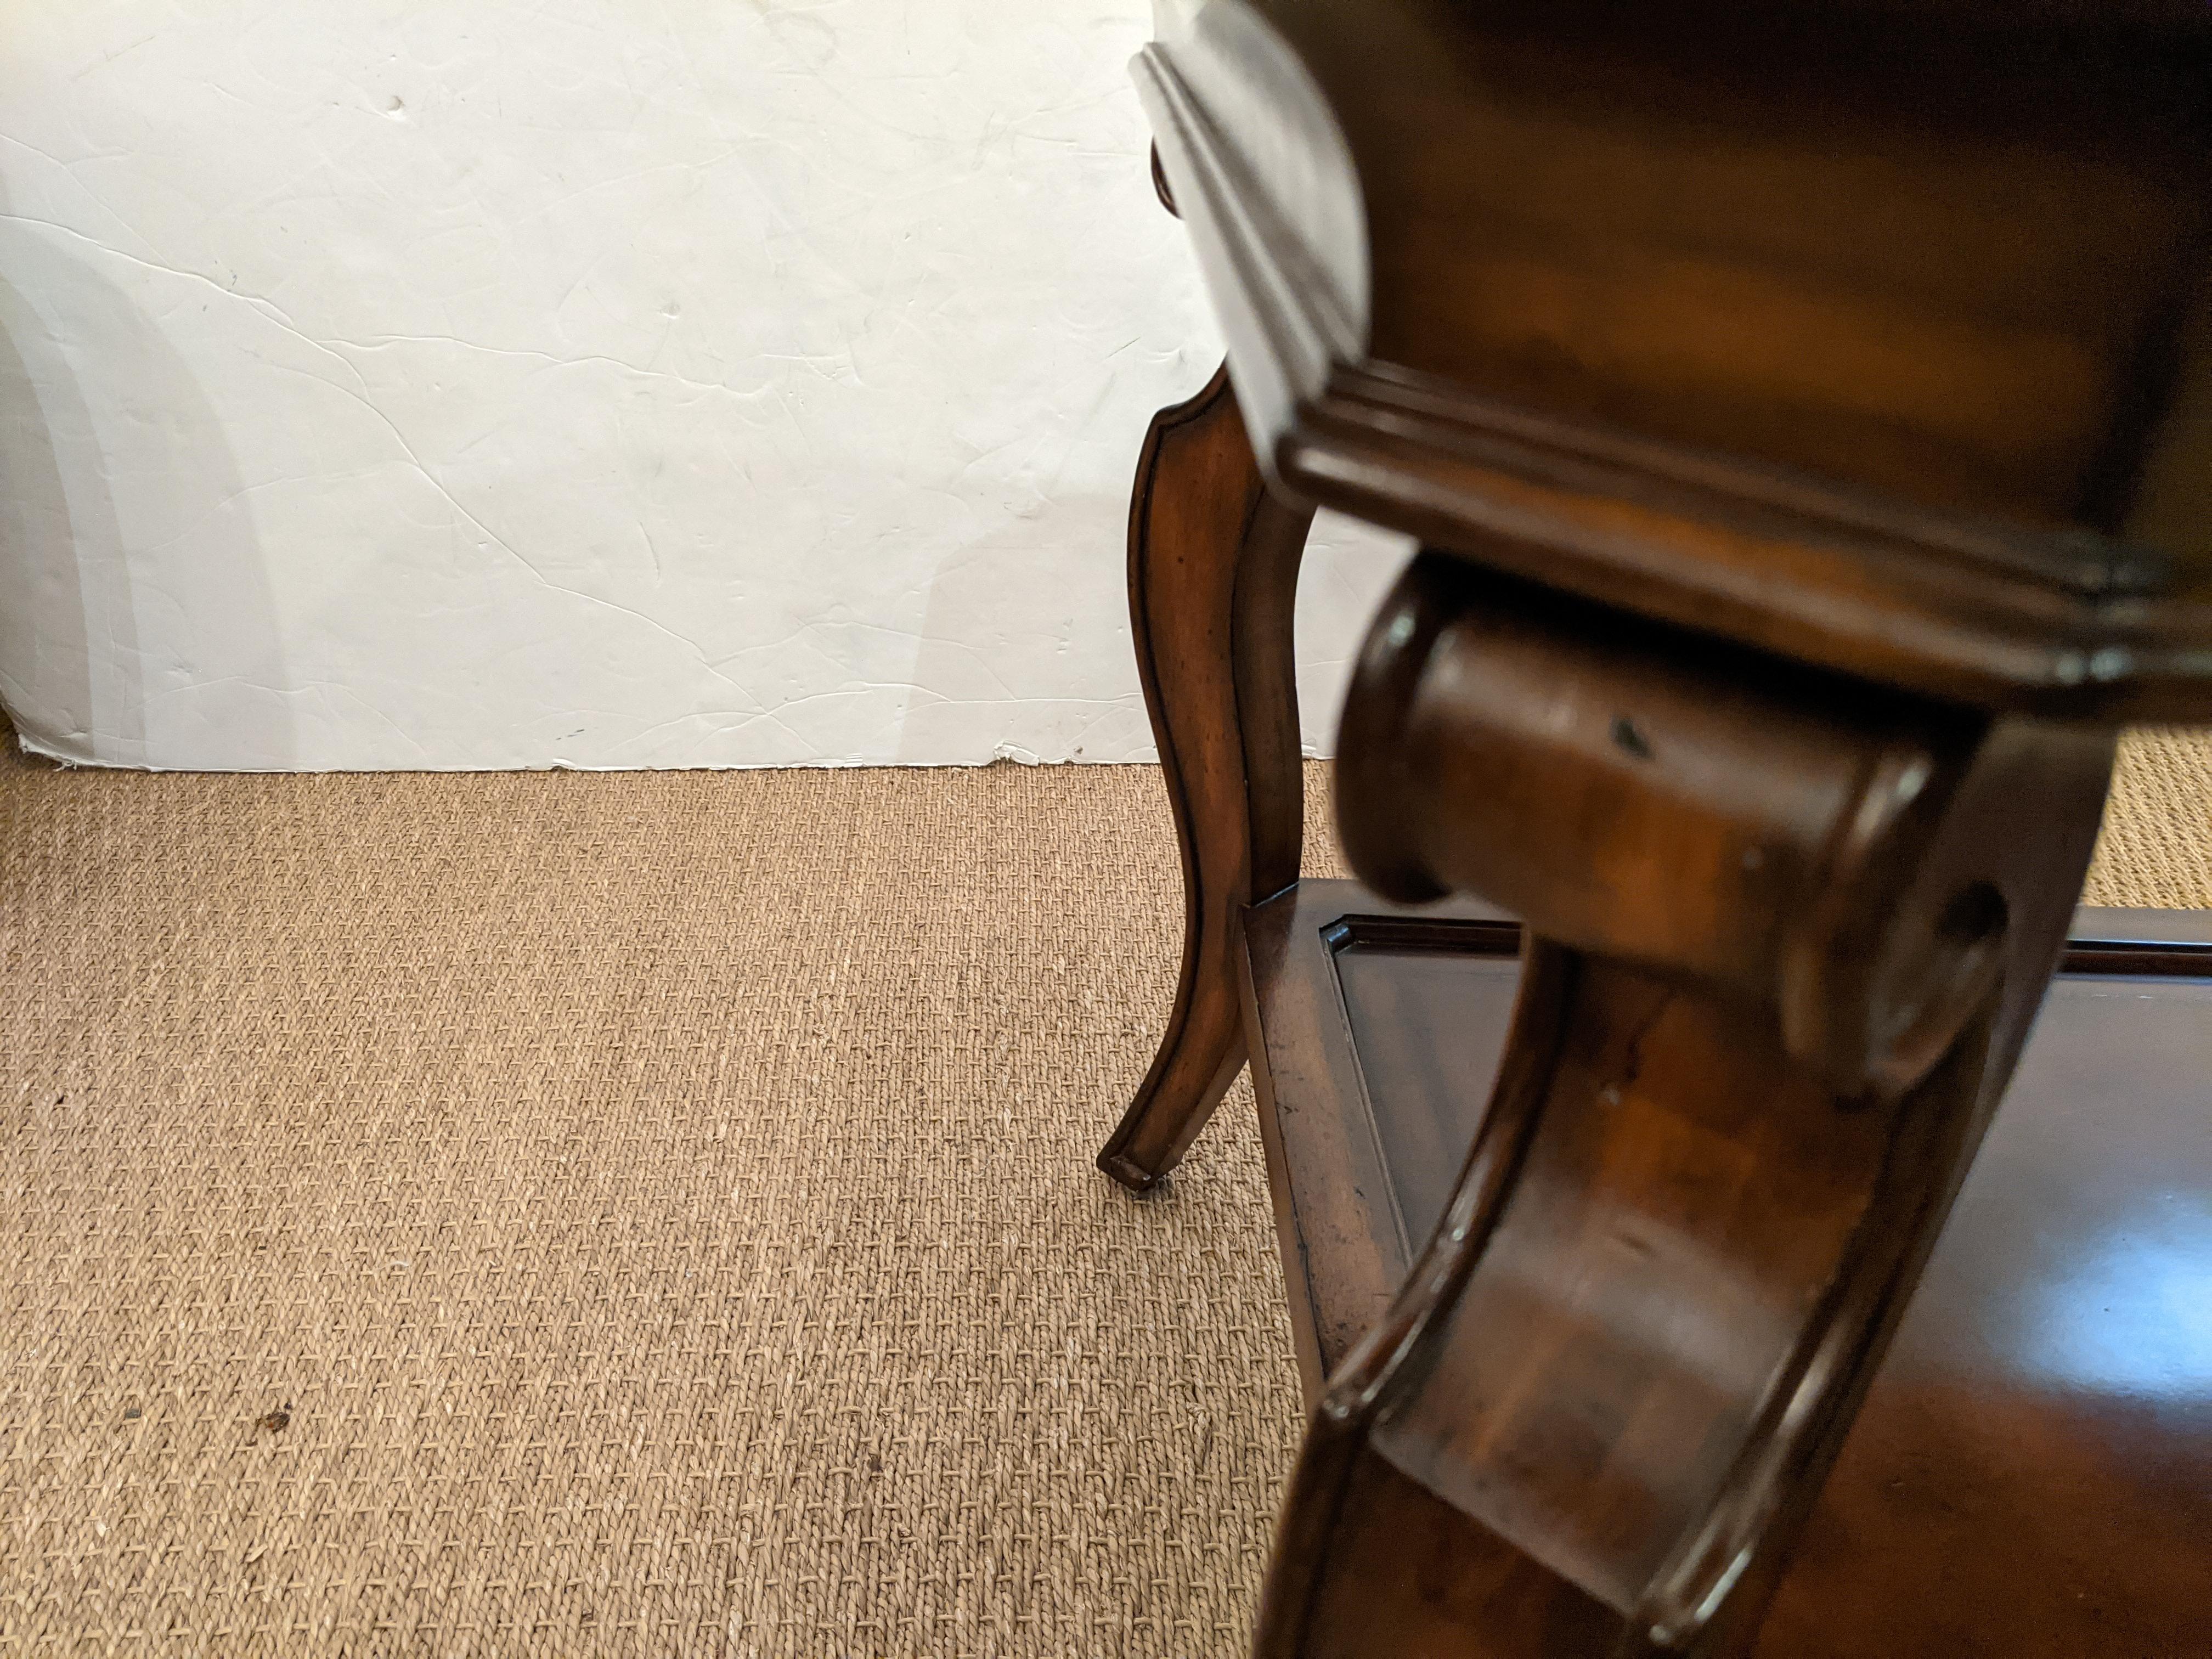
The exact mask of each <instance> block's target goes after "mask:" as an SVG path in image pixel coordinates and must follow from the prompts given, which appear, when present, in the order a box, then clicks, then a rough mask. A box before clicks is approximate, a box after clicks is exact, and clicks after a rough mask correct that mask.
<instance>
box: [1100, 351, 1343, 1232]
mask: <svg viewBox="0 0 2212 1659" xmlns="http://www.w3.org/2000/svg"><path fill="white" fill-rule="evenodd" d="M1311 518H1312V515H1311V513H1308V512H1305V511H1303V510H1299V509H1295V508H1291V507H1285V506H1283V505H1282V504H1281V503H1279V501H1276V500H1275V499H1274V498H1273V496H1271V495H1268V494H1267V490H1266V489H1265V488H1264V486H1263V485H1262V484H1261V479H1260V472H1259V469H1258V467H1257V465H1255V462H1254V460H1253V458H1252V451H1251V447H1250V445H1249V443H1248V441H1246V439H1245V435H1244V426H1243V422H1242V421H1241V420H1239V419H1238V417H1237V404H1236V400H1235V398H1234V397H1233V396H1232V394H1231V387H1230V384H1229V375H1228V371H1227V370H1226V368H1224V369H1222V370H1221V371H1219V372H1218V373H1217V374H1215V375H1214V377H1213V379H1212V380H1211V381H1209V382H1207V384H1206V387H1205V389H1204V390H1203V391H1201V392H1200V393H1199V394H1198V395H1197V396H1196V397H1195V398H1192V399H1191V400H1190V401H1189V402H1188V403H1186V404H1178V405H1176V407H1175V408H1172V409H1168V410H1162V411H1161V412H1160V414H1159V415H1158V417H1157V418H1156V419H1154V421H1153V422H1152V430H1151V431H1150V432H1149V433H1147V434H1146V438H1145V447H1144V450H1143V453H1141V455H1140V456H1139V459H1138V462H1137V483H1136V488H1135V490H1134V492H1133V495H1132V497H1131V500H1130V503H1129V621H1130V627H1131V629H1132V631H1133V634H1134V635H1135V639H1136V646H1137V669H1138V673H1139V678H1141V679H1142V681H1143V683H1144V688H1145V706H1146V708H1147V709H1148V710H1149V711H1150V712H1151V714H1152V735H1153V737H1154V738H1157V739H1158V744H1159V750H1160V764H1161V769H1162V771H1163V774H1164V777H1165V779H1166V781H1167V787H1168V799H1169V803H1170V806H1171V807H1172V808H1173V811H1174V813H1175V821H1176V836H1177V839H1178V841H1179V842H1180V844H1181V847H1182V866H1183V957H1182V976H1181V978H1180V980H1179V981H1178V982H1177V984H1176V1000H1175V1006H1174V1007H1173V1009H1172V1010H1171V1011H1170V1014H1169V1016H1168V1026H1167V1032H1166V1035H1165V1036H1163V1037H1162V1038H1161V1040H1160V1047H1159V1052H1158V1054H1157V1055H1156V1056H1155V1057H1154V1059H1153V1060H1152V1070H1151V1071H1150V1073H1147V1074H1146V1078H1145V1081H1144V1084H1143V1085H1142V1086H1141V1087H1140V1088H1139V1090H1138V1091H1137V1097H1136V1099H1135V1100H1134V1101H1133V1103H1131V1105H1130V1107H1129V1109H1128V1111H1127V1114H1126V1115H1124V1116H1123V1118H1122V1120H1121V1125H1120V1127H1117V1128H1116V1129H1115V1132H1114V1134H1113V1137H1112V1139H1109V1140H1108V1142H1107V1143H1106V1145H1105V1147H1104V1148H1103V1150H1102V1151H1101V1152H1099V1154H1098V1167H1099V1168H1100V1169H1102V1170H1104V1171H1105V1172H1106V1173H1107V1174H1108V1175H1110V1176H1113V1177H1114V1178H1115V1180H1116V1181H1119V1182H1121V1183H1122V1184H1123V1185H1124V1186H1127V1187H1130V1188H1135V1189H1137V1190H1139V1191H1142V1190H1144V1189H1145V1188H1148V1187H1150V1186H1151V1185H1152V1183H1153V1182H1157V1181H1158V1179H1159V1178H1160V1176H1163V1175H1165V1174H1166V1173H1167V1172H1168V1170H1170V1169H1172V1168H1173V1167H1174V1166H1175V1164H1176V1161H1177V1160H1178V1159H1180V1158H1182V1155H1183V1153H1184V1152H1185V1151H1186V1150H1188V1147H1189V1146H1190V1143H1191V1142H1192V1141H1193V1140H1194V1139H1196V1138H1197V1135H1198V1132H1199V1131H1200V1129H1202V1128H1203V1127H1206V1119H1207V1118H1208V1117H1209V1116H1211V1115H1212V1112H1213V1109H1214V1107H1215V1106H1216V1105H1218V1103H1220V1100H1221V1097H1222V1095H1223V1094H1224V1093H1225V1091H1227V1089H1228V1087H1229V1085H1230V1084H1231V1081H1232V1080H1234V1079H1235V1078H1236V1076H1237V1071H1238V1069H1239V1068H1240V1067H1241V1066H1243V1064H1244V1046H1245V1045H1244V1028H1243V1012H1242V1010H1241V1008H1240V1007H1239V1006H1238V992H1237V971H1238V969H1237V936H1236V929H1237V924H1238V920H1239V918H1240V917H1241V915H1242V913H1243V907H1244V906H1245V905H1246V904H1248V903H1249V902H1251V901H1252V900H1253V899H1255V898H1264V897H1266V896H1268V895H1269V894H1272V893H1275V892H1279V891H1280V890H1282V889H1283V888H1285V887H1286V886H1288V885H1289V884H1291V883H1292V882H1294V881H1296V880H1297V876H1298V854H1299V850H1300V846H1301V843H1302V841H1303V838H1304V817H1305V782H1304V777H1303V776H1302V775H1301V773H1300V770H1299V764H1300V763H1299V749H1298V706H1297V680H1296V678H1295V671H1294V664H1293V662H1292V660H1291V605H1292V603H1293V601H1294V600H1295V599H1296V596H1297V572H1298V560H1299V557H1300V556H1301V554H1303V553H1304V550H1305V538H1306V529H1307V526H1308V525H1309V524H1310V522H1311Z"/></svg>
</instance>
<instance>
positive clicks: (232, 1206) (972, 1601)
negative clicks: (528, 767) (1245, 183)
mask: <svg viewBox="0 0 2212 1659" xmlns="http://www.w3.org/2000/svg"><path fill="white" fill-rule="evenodd" d="M1310 781H1311V784H1312V793H1313V801H1314V808H1313V811H1311V812H1310V815H1309V816H1310V820H1311V823H1310V842H1312V846H1311V848H1310V854H1309V868H1310V869H1321V870H1328V869H1331V868H1333V867H1334V853H1333V851H1332V849H1331V848H1329V847H1328V845H1327V843H1326V836H1325V830H1324V829H1322V825H1323V824H1324V823H1325V818H1326V809H1325V803H1324V800H1323V796H1322V788H1323V786H1324V783H1325V780H1324V779H1323V777H1322V769H1319V768H1315V769H1313V776H1312V778H1311V780H1310ZM2088 896H2089V897H2090V898H2091V900H2092V901H2093V902H2103V903H2136V904H2150V905H2158V906H2167V907H2183V906H2212V741H2208V740H2207V739H2205V738H2197V737H2181V736H2177V735H2174V734H2161V733H2146V734H2142V735H2140V736H2139V737H2138V738H2136V739H2135V740H2134V741H2133V742H2132V744H2131V745H2130V749H2129V750H2128V752H2127V756H2126V760H2125V763H2124V769H2123V776H2122V781H2121V787H2120V789H2119V791H2118V795H2117V798H2116V802H2115V807H2114V811H2113V814H2112V817H2111V819H2110V820H2109V821H2108V828H2107V835H2106V843H2105V846H2104V848H2103V850H2102V852H2101V854H2100V863H2099V866H2098V868H2097V870H2096V871H2095V872H2094V873H2093V878H2092V884H2091V890H2090V893H2089V895H2088ZM1179 916H1180V902H1179V896H1178V890H1177V884H1176V858H1175V850H1174V845H1173V841H1172V837H1171V835H1170V829H1169V825H1168V822H1167V817H1166V809H1165V805H1164V798H1163V796H1162V793H1161V789H1160V784H1159V779H1158V773H1157V772H1156V771H1155V770H1154V769H1150V768H1144V767H1128V768H1060V769H1023V768H1017V767H1010V766H999V767H994V768H990V769H983V770H975V771H958V770H953V771H931V772H914V771H904V772H898V771H868V772H770V773H742V774H727V773H725V774H702V773H674V774H670V773H661V774H623V775H605V774H596V775H593V774H571V773H554V774H528V775H461V776H456V775H435V776H424V775H398V776H349V777H210V776H190V775H185V776H179V775H167V776H145V775H135V774H115V773H94V772H64V771H61V770H58V769H52V768H50V767H46V766H45V765H43V764H40V763H31V762H27V761H23V760H21V759H20V758H15V757H10V758H9V759H8V760H7V761H5V762H4V763H0V1653H12V1652H16V1651H22V1652H39V1653H44V1652H49V1651H51V1652H57V1653H59V1652H68V1653H76V1652H79V1651H88V1652H119V1653H139V1652H173V1653H180V1654H199V1653H223V1654H251V1653H276V1652H280V1651H281V1652H283V1653H286V1654H308V1655H333V1656H335V1655H349V1656H352V1655H370V1654H387V1653H389V1654H398V1653H407V1654H416V1653H426V1654H428V1653H435V1654H441V1655H444V1654H479V1653H482V1654H492V1653H506V1652H522V1651H527V1652H530V1653H532V1654H547V1655H551V1654H592V1653H635V1652H652V1653H655V1654H660V1653H670V1654H712V1655H718V1656H720V1655H727V1656H733V1659H735V1656H747V1659H750V1656H756V1655H761V1656H766V1655H808V1656H814V1655H861V1654H869V1655H875V1654H884V1655H915V1656H921V1655H930V1656H939V1655H957V1654H976V1655H1061V1654H1078V1653H1081V1654H1115V1655H1121V1654H1130V1655H1154V1654H1157V1655H1164V1656H1165V1655H1174V1656H1210V1655H1222V1656H1227V1655H1232V1654H1236V1653H1239V1652H1241V1651H1242V1650H1243V1644H1244V1640H1245V1635H1246V1632H1247V1631H1248V1628H1249V1619H1250V1611H1251V1607H1252V1604H1253V1599H1254V1596H1255V1590H1256V1587H1257V1584H1258V1581H1259V1577H1260V1573H1261V1567H1262V1565H1263V1563H1264V1560H1265V1557H1266V1552H1267V1545H1268V1537H1269V1531H1270V1526H1271V1520H1272V1514H1273V1508H1274V1505H1275V1503H1276V1501H1277V1498H1278V1496H1279V1492H1280V1488H1281V1483H1282V1480H1283V1479H1284V1476H1285V1474H1286V1473H1287V1470H1288V1468H1289V1465H1290V1461H1291V1455H1292V1454H1293V1452H1294V1450H1295V1447H1296V1443H1297V1431H1298V1418H1299V1407H1298V1399H1297V1377H1296V1374H1295V1371H1294V1369H1293V1366H1292V1362H1291V1347H1290V1335H1289V1330H1288V1327H1287V1324H1286V1322H1285V1318H1284V1316H1283V1313H1282V1309H1281V1297H1280V1290H1279V1278H1278V1273H1277V1269H1276V1265H1275V1260H1274V1254H1273V1237H1272V1231H1271V1227H1270V1224H1269V1219H1268V1206H1267V1196H1266V1189H1265V1178H1264V1174H1263V1171H1262V1169H1261V1161H1260V1155H1259V1148H1258V1144H1257V1138H1256V1136H1255V1134H1254V1133H1252V1132H1251V1129H1250V1126H1249V1116H1250V1112H1251V1102H1250V1097H1249V1090H1248V1089H1247V1087H1246V1086H1245V1085H1242V1084H1240V1085H1238V1088H1237V1092H1236V1093H1235V1095H1234V1096H1232V1097H1231V1101H1230V1102H1229V1103H1228V1105H1227V1106H1226V1107H1225V1109H1224V1113H1223V1118H1222V1121H1221V1122H1220V1123H1219V1124H1218V1126H1217V1127H1216V1129H1215V1131H1214V1132H1213V1133H1210V1134H1208V1135H1207V1136H1206V1137H1205V1138H1204V1139H1201V1141H1200V1144H1199V1147H1198V1149H1197V1151H1196V1152H1194V1154H1193V1156H1192V1158H1191V1159H1190V1160H1189V1162H1188V1164H1186V1165H1185V1166H1184V1168H1183V1170H1182V1171H1181V1172H1180V1173H1179V1174H1178V1175H1177V1176H1176V1177H1175V1179H1174V1180H1173V1181H1172V1182H1170V1184H1169V1186H1168V1188H1167V1189H1166V1191H1165V1192H1164V1193H1163V1194H1160V1195H1158V1196H1156V1197H1154V1198H1152V1199H1149V1200H1142V1201H1139V1200H1133V1199H1131V1198H1130V1197H1128V1196H1127V1195H1126V1194H1123V1193H1121V1191H1120V1190H1119V1189H1117V1188H1114V1187H1112V1186H1111V1185H1109V1183H1108V1182H1105V1181H1104V1180H1103V1178H1102V1177H1100V1176H1097V1174H1096V1173H1095V1172H1094V1171H1093V1170H1092V1169H1091V1154H1092V1152H1093V1151H1094V1150H1095V1148H1096V1146H1097V1143H1098V1141H1099V1140H1100V1139H1102V1138H1103V1135H1104V1134H1105V1133H1106V1131H1107V1129H1108V1128H1109V1127H1110V1126H1111V1124H1112V1122H1113V1121H1114V1119H1115V1116H1116V1115H1117V1114H1118V1113H1119V1111H1120V1109H1121V1104H1122V1103H1123V1102H1124V1101H1125V1100H1126V1099H1127V1097H1128V1095H1129V1093H1130V1091H1132V1090H1133V1087H1134V1086H1135V1085H1136V1083H1137V1081H1138V1079H1139V1077H1140V1076H1141V1074H1142V1073H1143V1070H1144V1067H1145V1065H1146V1061H1147V1060H1148V1059H1149V1058H1150V1051H1151V1045H1152V1042H1153V1040H1154V1038H1155V1036H1156V1034H1157V1032H1158V1027H1159V1024H1160V1022H1161V1020H1162V1019H1163V1018H1164V1013H1165V1011H1166V1007H1167V1002H1168V997H1169V993H1170V983H1171V968H1172V964H1173V962H1174V959H1175V954H1176V942H1177V933H1178V926H1179Z"/></svg>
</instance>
